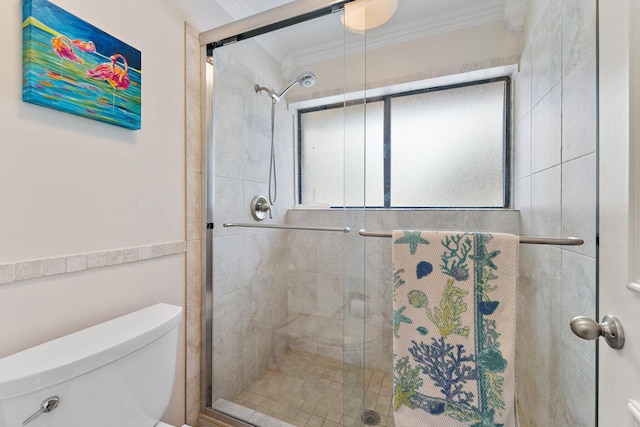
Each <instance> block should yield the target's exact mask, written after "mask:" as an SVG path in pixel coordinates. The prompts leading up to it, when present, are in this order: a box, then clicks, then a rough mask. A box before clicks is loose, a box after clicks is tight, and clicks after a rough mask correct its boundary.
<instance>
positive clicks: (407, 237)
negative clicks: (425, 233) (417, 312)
mask: <svg viewBox="0 0 640 427" xmlns="http://www.w3.org/2000/svg"><path fill="white" fill-rule="evenodd" d="M403 233H404V237H401V238H399V239H398V240H396V241H395V242H393V243H395V244H396V245H398V244H403V243H407V244H409V250H410V251H411V255H415V254H416V251H417V250H418V245H428V244H429V242H428V241H427V240H425V239H423V238H422V237H420V232H419V231H403Z"/></svg>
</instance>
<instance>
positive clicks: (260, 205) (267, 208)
mask: <svg viewBox="0 0 640 427" xmlns="http://www.w3.org/2000/svg"><path fill="white" fill-rule="evenodd" d="M256 209H257V210H259V211H260V212H267V211H268V212H269V219H272V218H273V216H272V215H271V206H269V205H268V204H267V203H257V204H256Z"/></svg>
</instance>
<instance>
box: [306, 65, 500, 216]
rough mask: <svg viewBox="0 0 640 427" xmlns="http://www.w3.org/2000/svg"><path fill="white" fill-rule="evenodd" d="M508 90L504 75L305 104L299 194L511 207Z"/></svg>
mask: <svg viewBox="0 0 640 427" xmlns="http://www.w3.org/2000/svg"><path fill="white" fill-rule="evenodd" d="M508 92H509V80H508V79H507V78H501V79H495V80H490V81H482V82H472V83H469V84H465V85H460V86H450V87H445V88H434V89H426V90H422V91H415V92H411V93H401V94H393V95H386V96H383V97H379V98H376V99H370V100H368V101H367V103H366V104H358V105H351V106H348V107H343V106H342V105H338V106H335V105H334V106H326V107H320V108H315V109H310V110H302V111H299V114H298V117H299V124H300V126H299V129H300V135H299V138H300V140H299V141H300V150H299V155H300V162H299V167H300V170H299V178H300V186H299V191H300V193H299V200H300V202H301V203H302V204H303V205H307V206H318V207H322V206H333V207H339V206H354V207H357V206H366V207H388V208H389V207H435V208H438V207H439V208H442V207H451V208H478V207H492V208H502V207H505V206H508V203H509V202H508V200H509V197H508V193H507V191H508V187H509V186H508V176H509V173H508V170H509V165H508V163H507V160H508V158H509V155H508V147H509V144H508V141H507V139H506V138H507V135H508V126H507V123H508V121H509V118H508V117H509V111H508V103H507V100H508V99H509V93H508ZM365 111H366V113H365ZM385 118H386V120H385Z"/></svg>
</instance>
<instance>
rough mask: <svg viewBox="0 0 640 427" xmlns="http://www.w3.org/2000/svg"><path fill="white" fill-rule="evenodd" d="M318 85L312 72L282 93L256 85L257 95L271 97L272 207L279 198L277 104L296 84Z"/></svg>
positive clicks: (270, 173)
mask: <svg viewBox="0 0 640 427" xmlns="http://www.w3.org/2000/svg"><path fill="white" fill-rule="evenodd" d="M315 83H316V75H315V74H313V73H312V72H311V71H304V72H303V73H302V74H300V75H299V76H298V78H297V79H295V80H294V81H292V82H291V83H289V84H288V85H287V87H285V88H284V89H283V90H282V92H280V93H276V92H275V91H274V90H273V89H269V88H268V87H264V86H259V85H255V86H254V89H255V91H256V93H260V92H267V94H269V96H270V97H271V159H270V161H269V203H270V204H271V206H274V205H275V204H276V199H277V197H278V178H277V175H276V153H275V115H276V103H277V102H278V101H280V100H281V99H282V97H283V96H284V94H285V93H287V92H288V91H289V90H290V89H291V88H292V87H294V86H295V85H296V84H300V86H302V87H304V88H308V87H311V86H313V85H314V84H315ZM272 178H273V195H272V193H271V187H272V185H271V181H272Z"/></svg>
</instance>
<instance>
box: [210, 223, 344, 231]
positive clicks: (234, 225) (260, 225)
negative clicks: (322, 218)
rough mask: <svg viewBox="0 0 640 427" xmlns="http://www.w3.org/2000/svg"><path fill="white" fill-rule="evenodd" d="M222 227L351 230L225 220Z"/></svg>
mask: <svg viewBox="0 0 640 427" xmlns="http://www.w3.org/2000/svg"><path fill="white" fill-rule="evenodd" d="M222 226H223V227H246V228H276V229H279V230H307V231H339V232H342V233H348V232H350V231H351V229H350V228H349V227H343V228H331V227H302V226H298V225H280V224H252V223H234V222H226V223H224V224H222Z"/></svg>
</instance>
